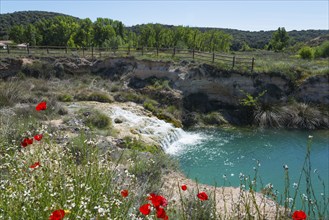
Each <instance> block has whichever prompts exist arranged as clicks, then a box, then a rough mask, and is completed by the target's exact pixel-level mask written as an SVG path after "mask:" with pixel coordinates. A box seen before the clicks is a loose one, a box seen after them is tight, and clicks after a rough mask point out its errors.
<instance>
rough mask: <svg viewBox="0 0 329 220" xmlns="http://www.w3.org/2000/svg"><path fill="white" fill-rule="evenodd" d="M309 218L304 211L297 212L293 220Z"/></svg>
mask: <svg viewBox="0 0 329 220" xmlns="http://www.w3.org/2000/svg"><path fill="white" fill-rule="evenodd" d="M306 218H307V215H306V214H305V212H303V211H302V210H297V211H295V212H294V214H293V215H292V219H293V220H304V219H306Z"/></svg>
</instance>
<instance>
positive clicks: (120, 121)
mask: <svg viewBox="0 0 329 220" xmlns="http://www.w3.org/2000/svg"><path fill="white" fill-rule="evenodd" d="M123 121H124V118H123V117H118V118H115V119H114V123H116V124H121V123H122V122H123Z"/></svg>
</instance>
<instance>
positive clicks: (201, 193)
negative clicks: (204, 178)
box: [197, 192, 208, 201]
mask: <svg viewBox="0 0 329 220" xmlns="http://www.w3.org/2000/svg"><path fill="white" fill-rule="evenodd" d="M197 196H198V198H199V199H200V200H201V201H205V200H208V195H207V193H205V192H200V193H198V195H197Z"/></svg>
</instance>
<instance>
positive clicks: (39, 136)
mask: <svg viewBox="0 0 329 220" xmlns="http://www.w3.org/2000/svg"><path fill="white" fill-rule="evenodd" d="M34 139H35V140H36V141H41V139H42V134H37V135H35V136H34Z"/></svg>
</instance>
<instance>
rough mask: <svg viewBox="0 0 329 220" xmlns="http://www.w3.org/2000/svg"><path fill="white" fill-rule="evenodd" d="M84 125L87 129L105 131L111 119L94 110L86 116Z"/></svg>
mask: <svg viewBox="0 0 329 220" xmlns="http://www.w3.org/2000/svg"><path fill="white" fill-rule="evenodd" d="M86 124H87V125H88V126H89V127H96V128H98V129H106V128H108V127H110V125H111V119H110V118H109V117H108V116H107V115H105V114H103V113H101V112H99V111H96V110H94V111H92V112H91V113H90V114H89V115H88V116H87V119H86Z"/></svg>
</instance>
